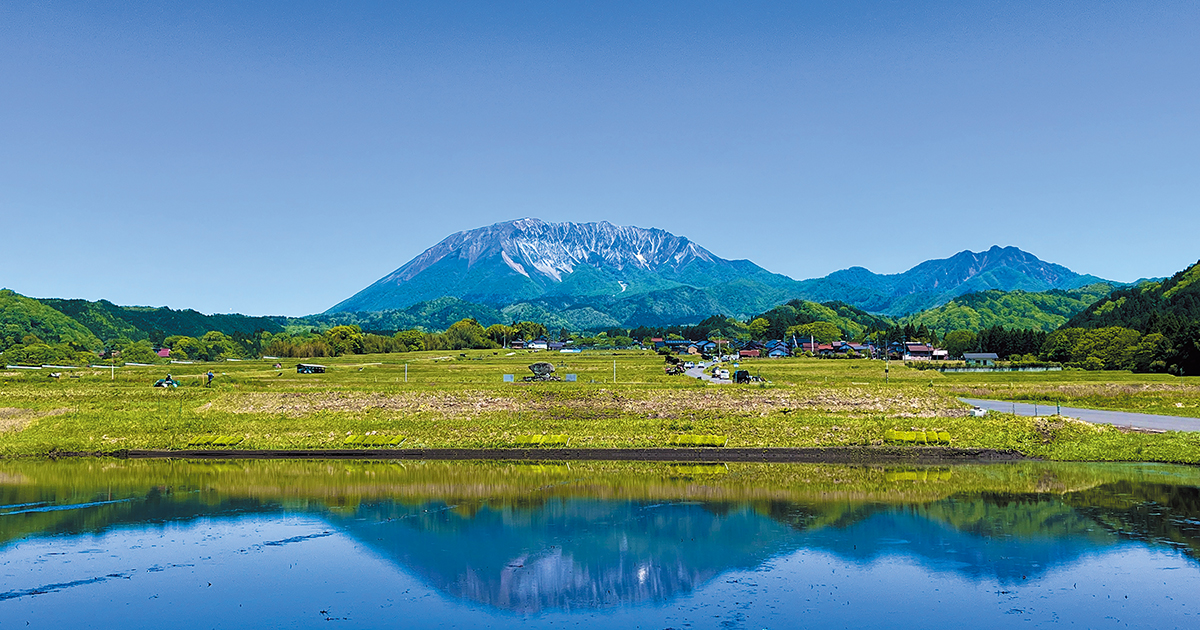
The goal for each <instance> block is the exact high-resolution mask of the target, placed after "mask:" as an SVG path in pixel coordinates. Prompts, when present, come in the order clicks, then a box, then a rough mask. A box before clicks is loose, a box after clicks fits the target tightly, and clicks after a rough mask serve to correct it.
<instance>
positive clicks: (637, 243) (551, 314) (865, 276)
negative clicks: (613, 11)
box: [321, 219, 1117, 328]
mask: <svg viewBox="0 0 1200 630" xmlns="http://www.w3.org/2000/svg"><path fill="white" fill-rule="evenodd" d="M1101 282H1107V281H1105V280H1102V279H1101V278H1097V277H1095V276H1090V275H1082V274H1078V273H1075V272H1074V271H1071V270H1070V269H1067V268H1066V267H1063V266H1061V265H1056V264H1054V263H1048V262H1045V261H1042V260H1040V259H1038V258H1037V257H1036V256H1034V255H1033V254H1030V253H1028V252H1024V251H1021V250H1020V249H1017V248H1015V247H1003V248H1002V247H992V248H991V249H989V250H987V251H984V252H978V253H976V252H969V251H964V252H960V253H958V254H955V255H954V256H951V257H950V258H946V259H941V260H930V261H927V262H924V263H921V264H919V265H917V266H916V267H913V268H912V269H909V270H908V271H905V272H903V273H899V274H890V275H881V274H876V273H872V272H871V271H868V270H867V269H864V268H862V267H852V268H850V269H845V270H842V271H837V272H834V273H832V274H830V275H828V276H825V277H824V278H816V279H812V280H803V281H797V280H794V279H792V278H789V277H787V276H785V275H781V274H776V273H772V272H770V271H767V270H765V269H763V268H762V267H759V266H758V265H756V264H754V263H752V262H750V261H748V260H726V259H723V258H720V257H718V256H716V255H714V254H713V253H712V252H710V251H708V250H707V249H705V248H703V247H701V246H700V245H698V244H696V243H694V242H692V241H690V240H688V239H687V238H685V237H681V236H676V235H674V234H671V233H669V232H666V231H664V230H659V229H647V228H639V227H632V226H617V225H613V224H611V223H607V222H599V223H547V222H545V221H541V220H539V219H520V220H516V221H507V222H504V223H497V224H495V225H491V226H488V227H484V228H479V229H475V230H468V231H465V232H459V233H457V234H453V235H451V236H449V237H447V238H446V239H445V240H443V241H442V242H440V243H438V244H437V245H435V246H433V247H431V248H429V249H428V250H426V251H425V252H423V253H422V254H421V255H419V256H417V257H416V258H414V259H413V260H411V261H409V262H408V263H406V264H405V265H403V266H402V267H400V268H399V269H397V270H396V271H394V272H392V273H391V274H388V275H387V276H385V277H383V278H381V279H380V280H379V281H377V282H375V283H374V284H372V285H371V286H369V287H367V288H365V289H363V290H362V291H359V292H358V293H356V294H355V295H353V296H351V297H350V298H348V299H346V300H344V301H342V302H341V303H339V304H337V305H336V306H334V307H333V308H331V309H329V310H328V311H326V313H324V314H323V316H321V319H326V318H329V319H338V317H337V315H338V314H342V313H353V312H358V313H364V314H365V313H392V314H393V315H395V316H399V315H400V314H401V313H404V312H406V311H407V310H409V309H412V308H414V307H416V308H417V309H418V310H422V309H424V310H428V303H431V302H432V303H436V304H438V305H440V306H439V307H438V308H445V307H447V306H452V307H453V308H452V310H457V311H462V310H469V308H468V307H465V306H463V305H462V303H469V304H472V305H479V306H483V307H486V308H488V309H495V310H496V311H497V312H498V313H499V319H500V320H505V319H508V320H511V319H530V320H538V321H547V320H551V321H554V322H555V324H554V325H558V324H559V323H561V324H562V325H565V326H568V327H571V328H599V327H617V326H626V327H628V326H637V325H657V326H662V325H672V324H681V323H692V322H696V321H699V320H700V319H703V318H704V317H707V316H709V315H712V314H715V313H720V314H723V315H728V316H732V317H738V318H745V317H749V316H750V315H753V314H755V313H760V312H763V311H765V310H767V309H769V308H771V307H773V306H776V305H778V304H781V303H783V302H786V301H788V300H792V299H803V300H810V301H815V302H826V301H832V300H838V301H841V302H845V303H847V304H850V305H852V306H854V307H857V308H860V309H863V310H865V311H868V312H871V313H877V314H883V315H889V316H902V315H906V314H909V313H913V312H916V311H921V310H924V309H928V308H931V307H936V306H940V305H943V304H946V303H947V302H949V301H950V300H952V299H953V298H955V297H958V296H960V295H963V294H967V293H973V292H978V291H987V290H999V291H1012V290H1021V291H1026V292H1040V291H1048V290H1052V289H1062V290H1070V289H1078V288H1080V287H1084V286H1087V285H1091V284H1095V283H1101ZM1109 284H1114V285H1115V284H1117V283H1109ZM444 298H454V299H455V300H456V301H454V302H447V301H446V300H445V299H444ZM460 301H461V302H460ZM1071 314H1073V313H1071ZM1068 316H1069V315H1068ZM394 318H395V317H392V319H394ZM402 319H403V318H402Z"/></svg>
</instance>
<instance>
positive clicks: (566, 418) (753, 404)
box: [0, 351, 1200, 463]
mask: <svg viewBox="0 0 1200 630" xmlns="http://www.w3.org/2000/svg"><path fill="white" fill-rule="evenodd" d="M539 360H550V361H553V362H554V363H556V365H557V367H558V372H557V373H558V374H559V375H564V374H577V375H578V378H579V380H578V382H576V383H561V382H559V383H520V382H517V383H504V382H503V381H502V375H504V374H515V375H516V376H517V380H518V381H519V380H520V377H521V376H524V375H526V374H529V373H530V372H529V370H528V369H527V367H526V366H528V365H529V364H530V363H533V362H534V361H539ZM614 361H616V364H617V378H616V381H615V382H614V381H613V362H614ZM296 362H297V361H295V360H293V361H289V362H287V363H285V364H284V365H285V367H284V368H282V369H275V368H273V367H272V363H274V362H273V361H243V362H230V363H220V364H193V365H172V366H158V367H149V368H138V367H133V368H121V369H118V370H117V371H116V375H115V378H113V377H112V374H111V372H110V371H108V370H101V369H85V370H79V371H77V372H76V373H75V376H78V377H79V378H69V376H70V375H67V374H64V376H63V378H61V379H57V380H55V379H50V378H48V377H47V375H46V372H47V371H45V370H43V371H29V372H24V371H22V372H18V371H12V372H0V455H3V456H19V455H45V454H49V453H54V452H113V451H117V450H121V449H146V448H164V449H182V448H186V447H187V446H188V444H189V443H190V442H191V441H192V440H194V439H195V438H197V436H205V435H221V436H236V437H239V438H241V441H240V442H238V443H237V444H236V445H233V446H231V447H232V448H238V449H268V448H288V449H313V448H344V447H345V445H346V444H347V438H351V437H352V436H375V435H378V436H385V437H394V436H405V437H406V439H405V440H404V441H403V444H402V445H399V447H401V448H430V447H469V448H504V447H512V446H514V445H515V444H517V443H518V442H519V440H520V439H521V438H522V437H528V436H532V435H543V434H550V435H567V436H570V438H571V440H570V446H571V447H572V448H576V447H581V448H588V447H591V448H595V447H617V448H629V447H662V446H665V445H668V444H669V443H670V442H671V441H672V440H673V439H674V438H676V437H677V436H679V435H719V436H728V444H727V446H728V447H770V446H780V447H806V446H822V447H827V446H867V445H882V444H883V441H884V437H885V434H886V433H887V432H888V431H889V430H893V431H900V432H914V433H915V432H926V433H929V432H935V431H936V432H938V435H939V436H940V435H941V434H942V433H947V434H949V435H950V436H952V437H951V446H958V447H978V448H996V449H1014V450H1019V451H1021V452H1023V453H1026V454H1029V455H1032V456H1037V457H1044V458H1048V459H1061V460H1108V461H1137V460H1147V461H1173V462H1190V463H1200V435H1193V434H1179V433H1169V434H1163V435H1144V434H1131V433H1125V432H1122V431H1120V430H1118V429H1114V428H1111V427H1093V426H1091V425H1085V424H1081V423H1076V422H1070V421H1063V420H1058V419H1053V418H1051V419H1034V418H1022V417H1013V416H1009V415H1005V414H989V415H988V416H986V417H984V418H972V417H969V416H967V415H966V414H965V409H966V408H965V406H964V405H963V404H961V403H959V402H958V401H957V400H956V397H957V396H960V395H968V396H979V397H991V398H1001V399H1006V400H1009V399H1013V400H1045V401H1046V402H1054V401H1055V399H1054V398H1051V396H1058V397H1060V398H1062V400H1060V401H1059V402H1062V404H1064V405H1068V404H1070V405H1075V406H1094V407H1098V408H1109V409H1111V408H1118V409H1122V408H1123V409H1134V410H1150V411H1154V412H1156V413H1164V412H1166V410H1167V409H1168V408H1173V409H1176V410H1177V411H1176V413H1177V415H1187V414H1186V413H1181V412H1180V411H1178V410H1182V411H1186V410H1188V409H1190V407H1187V405H1194V404H1200V379H1196V378H1186V379H1179V378H1173V377H1165V376H1150V375H1132V374H1127V373H1091V372H1061V373H1017V374H1009V373H1004V374H955V375H941V374H939V373H936V372H928V371H924V372H923V371H917V370H911V369H908V368H905V367H903V366H902V365H900V364H897V363H892V364H891V365H890V369H889V372H888V374H887V376H886V378H885V375H884V365H883V364H882V363H880V362H878V361H865V360H862V361H833V360H816V359H785V360H771V359H759V360H750V361H746V362H744V363H742V365H741V367H742V368H744V369H748V370H749V371H750V372H751V373H752V374H758V375H761V376H762V377H763V378H765V379H767V380H768V381H769V383H764V384H752V385H724V386H720V385H705V384H703V383H701V382H699V381H696V380H693V379H690V378H687V377H685V376H667V375H665V374H664V372H663V366H664V365H665V364H664V363H663V360H662V357H660V356H658V355H655V354H653V353H648V352H618V353H612V352H595V353H582V354H556V353H544V352H543V353H530V352H526V351H518V352H515V353H512V354H511V355H509V353H508V351H469V352H422V353H410V354H391V355H375V356H351V357H341V358H337V359H321V360H314V361H312V362H320V363H322V364H325V365H328V366H329V371H328V372H327V373H325V374H313V375H298V374H296V372H295V363H296ZM406 364H407V374H408V381H407V382H405V365H406ZM209 369H212V370H213V371H214V372H216V373H217V374H218V377H217V380H216V381H215V382H214V384H213V386H212V387H205V386H204V385H203V382H204V379H203V374H204V373H205V372H207V371H208V370H209ZM168 370H170V371H171V372H172V374H173V376H174V377H175V378H176V379H177V380H179V381H180V382H181V386H180V387H179V388H177V389H155V388H152V387H150V385H151V384H152V383H153V382H154V381H155V380H158V379H159V378H162V377H163V376H164V375H165V374H166V372H167V371H168ZM1113 388H1117V389H1119V390H1120V393H1119V395H1117V394H1115V393H1112V390H1113ZM1068 394H1069V396H1068ZM1110 394H1111V395H1110ZM1071 396H1074V397H1071ZM1037 397H1043V398H1037ZM1093 401H1094V402H1096V403H1101V402H1103V403H1105V404H1089V403H1090V402H1093ZM1175 403H1182V404H1183V405H1184V406H1183V407H1178V406H1175ZM1197 415H1200V414H1197ZM364 439H366V438H365V437H364ZM396 446H397V445H388V447H396ZM223 448H230V446H224V447H223Z"/></svg>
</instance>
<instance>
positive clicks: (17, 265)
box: [0, 0, 1200, 315]
mask: <svg viewBox="0 0 1200 630" xmlns="http://www.w3.org/2000/svg"><path fill="white" fill-rule="evenodd" d="M648 5H651V3H645V2H631V3H619V2H546V3H511V4H504V3H496V2H479V3H473V2H435V3H429V2H422V3H411V4H408V3H402V2H383V3H368V2H313V3H303V2H280V3H203V2H174V3H172V2H155V3H138V2H120V3H111V4H109V3H102V2H81V3H72V2H53V1H50V2H38V3H32V2H31V3H4V4H0V226H2V227H0V234H2V235H3V238H2V239H0V260H3V261H4V262H3V264H2V265H0V286H7V287H9V288H12V289H14V290H16V291H19V292H21V293H24V294H27V295H33V296H39V297H84V298H89V299H98V298H106V299H109V300H112V301H114V302H117V303H120V304H147V305H169V306H172V307H176V308H185V307H191V308H196V309H198V310H201V311H204V312H244V313H249V314H288V315H303V314H308V313H313V312H319V311H322V310H324V309H326V308H328V307H329V306H331V305H333V304H334V303H336V302H338V301H340V300H341V299H344V298H345V297H347V296H349V295H351V294H353V293H355V292H356V291H358V290H359V289H361V288H363V287H364V286H366V285H367V284H370V283H371V282H373V281H375V280H376V279H378V278H379V277H381V276H383V275H385V274H386V273H388V272H390V271H392V270H393V269H395V268H397V267H399V266H400V265H402V264H403V263H405V262H406V261H408V260H409V259H410V258H412V257H413V256H415V255H417V254H419V253H420V252H421V251H422V250H424V249H425V248H426V247H429V246H432V245H433V244H434V243H436V242H437V241H439V240H441V239H442V238H444V237H445V236H447V235H448V234H450V233H452V232H456V231H459V230H464V229H470V228H474V227H479V226H482V225H487V224H490V223H494V222H497V221H502V220H508V219H513V218H519V217H525V216H532V217H539V218H542V219H545V220H550V221H597V220H607V221H611V222H613V223H617V224H632V225H639V226H643V227H658V228H662V229H665V230H668V231H671V232H674V233H676V234H681V235H685V236H687V237H689V238H691V239H693V240H695V241H697V242H698V243H700V244H701V245H703V246H705V247H707V248H708V249H710V250H712V251H713V252H714V253H716V254H718V255H720V256H723V257H726V258H749V259H750V260H753V261H754V262H756V263H758V264H759V265H762V266H763V267H766V268H767V269H769V270H771V271H775V272H779V273H785V274H788V275H790V276H793V277H795V278H808V277H815V276H822V275H825V274H827V273H829V272H831V271H834V270H836V269H840V268H845V267H848V266H852V265H861V266H864V267H867V268H869V269H871V270H873V271H876V272H880V273H894V272H899V271H903V270H904V269H907V268H909V267H911V266H912V265H914V264H916V263H919V262H921V261H923V260H926V259H929V258H941V257H946V256H949V255H951V254H953V253H955V252H958V251H961V250H964V249H972V250H975V251H979V250H982V249H986V248H987V247H990V246H991V245H994V244H999V245H1015V246H1017V247H1021V248H1022V249H1025V250H1027V251H1030V252H1033V253H1034V254H1036V255H1038V256H1039V257H1041V258H1043V259H1046V260H1049V261H1052V262H1057V263H1060V264H1063V265H1066V266H1068V267H1070V268H1072V269H1074V270H1075V271H1078V272H1081V273H1091V274H1095V275H1098V276H1101V277H1107V278H1111V279H1116V280H1134V279H1136V278H1139V277H1145V276H1161V275H1169V274H1171V273H1173V272H1174V271H1177V270H1179V269H1181V268H1183V267H1184V266H1186V265H1188V264H1190V263H1193V262H1195V261H1196V260H1197V259H1198V258H1200V247H1198V246H1197V243H1198V241H1197V235H1198V234H1200V177H1198V175H1200V37H1196V33H1198V32H1200V4H1197V3H1196V2H1172V1H1169V0H1166V1H1157V2H1145V3H1137V2H1121V3H1109V2H1103V1H1098V0H1089V1H1086V2H1050V3H1047V2H1028V3H1026V2H986V3H964V2H921V3H906V2H813V3H805V2H786V3H747V2H739V3H728V4H708V3H699V2H684V3H661V4H654V5H652V6H648Z"/></svg>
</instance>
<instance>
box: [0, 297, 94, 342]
mask: <svg viewBox="0 0 1200 630" xmlns="http://www.w3.org/2000/svg"><path fill="white" fill-rule="evenodd" d="M33 337H36V338H37V339H33ZM36 343H44V344H69V345H73V346H76V347H78V348H81V349H84V348H86V349H88V350H97V349H99V348H100V346H101V345H102V344H101V342H100V339H99V338H97V337H96V335H94V334H92V332H91V331H90V330H88V329H87V328H86V327H84V326H83V325H82V324H80V323H79V322H77V321H75V320H73V319H71V318H70V317H68V316H66V315H64V314H63V313H61V312H59V311H57V310H55V309H54V308H52V307H50V306H47V305H45V304H43V303H41V302H39V301H38V300H35V299H33V298H28V297H25V296H23V295H21V294H20V293H17V292H15V291H11V290H9V289H0V352H2V351H5V350H7V349H9V348H11V347H13V346H16V345H22V344H25V345H32V344H36Z"/></svg>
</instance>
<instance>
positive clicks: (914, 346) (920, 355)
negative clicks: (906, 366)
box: [904, 342, 933, 361]
mask: <svg viewBox="0 0 1200 630" xmlns="http://www.w3.org/2000/svg"><path fill="white" fill-rule="evenodd" d="M905 346H906V347H905V349H904V360H905V361H929V360H931V359H933V346H930V345H927V344H923V343H911V342H910V343H907V344H905Z"/></svg>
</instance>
